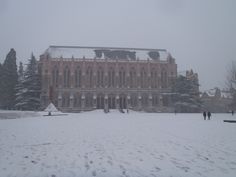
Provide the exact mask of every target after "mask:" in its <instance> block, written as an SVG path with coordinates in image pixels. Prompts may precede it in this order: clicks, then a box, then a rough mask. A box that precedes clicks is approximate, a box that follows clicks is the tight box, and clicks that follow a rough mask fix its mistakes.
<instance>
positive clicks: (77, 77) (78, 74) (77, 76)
mask: <svg viewBox="0 0 236 177" xmlns="http://www.w3.org/2000/svg"><path fill="white" fill-rule="evenodd" d="M75 87H81V69H80V67H77V68H76V70H75Z"/></svg>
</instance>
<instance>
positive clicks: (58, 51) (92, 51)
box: [45, 45, 170, 60]
mask: <svg viewBox="0 0 236 177" xmlns="http://www.w3.org/2000/svg"><path fill="white" fill-rule="evenodd" d="M45 54H46V55H48V56H49V57H50V58H61V57H62V58H72V57H73V58H86V59H94V58H98V59H126V60H137V59H139V60H147V59H150V60H159V59H160V60H166V59H167V58H168V56H170V54H168V53H167V50H166V49H146V48H119V47H81V46H54V45H52V46H49V48H48V49H47V50H46V51H45Z"/></svg>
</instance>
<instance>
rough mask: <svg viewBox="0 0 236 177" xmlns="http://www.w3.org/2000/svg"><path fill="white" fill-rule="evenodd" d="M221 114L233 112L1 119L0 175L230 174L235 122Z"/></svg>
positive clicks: (234, 164)
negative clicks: (209, 115)
mask: <svg viewBox="0 0 236 177" xmlns="http://www.w3.org/2000/svg"><path fill="white" fill-rule="evenodd" d="M0 112H2V111H0ZM42 114H46V113H41V115H42ZM223 119H235V120H236V116H235V117H234V116H231V115H230V114H213V117H212V120H210V121H204V120H203V118H202V115H201V114H177V115H174V114H160V113H159V114H152V113H137V112H130V113H129V114H127V113H125V114H122V113H118V112H117V111H112V112H111V113H108V114H104V113H103V112H102V111H93V112H85V113H78V114H68V115H62V116H38V117H27V118H21V119H0V176H1V177H14V176H16V177H74V176H76V177H90V176H97V177H100V176H101V177H116V176H117V177H128V176H129V177H144V176H146V177H155V176H156V177H171V176H172V177H184V176H185V177H196V176H205V177H225V176H227V177H235V176H236V124H234V123H224V122H223V121H222V120H223Z"/></svg>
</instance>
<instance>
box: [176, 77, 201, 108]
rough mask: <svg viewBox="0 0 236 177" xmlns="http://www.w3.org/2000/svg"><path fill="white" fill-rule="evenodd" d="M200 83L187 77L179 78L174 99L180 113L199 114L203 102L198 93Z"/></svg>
mask: <svg viewBox="0 0 236 177" xmlns="http://www.w3.org/2000/svg"><path fill="white" fill-rule="evenodd" d="M197 88H198V82H197V81H196V80H191V79H187V77H185V76H182V75H180V76H178V77H177V80H176V82H175V84H174V87H173V92H174V93H175V94H174V96H173V97H172V99H173V102H174V103H175V108H176V110H177V111H178V112H199V111H200V108H201V101H200V97H199V91H198V89H197Z"/></svg>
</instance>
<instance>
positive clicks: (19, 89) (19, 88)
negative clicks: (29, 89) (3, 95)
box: [15, 62, 26, 110]
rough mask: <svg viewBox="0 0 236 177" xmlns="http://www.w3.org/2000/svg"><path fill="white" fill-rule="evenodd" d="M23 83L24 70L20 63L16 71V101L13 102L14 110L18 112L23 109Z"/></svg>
mask: <svg viewBox="0 0 236 177" xmlns="http://www.w3.org/2000/svg"><path fill="white" fill-rule="evenodd" d="M23 81H24V68H23V64H22V62H20V66H19V70H18V82H17V85H16V100H15V108H16V109H18V110H22V109H23V102H24V92H25V90H26V89H25V88H24V85H23Z"/></svg>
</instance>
